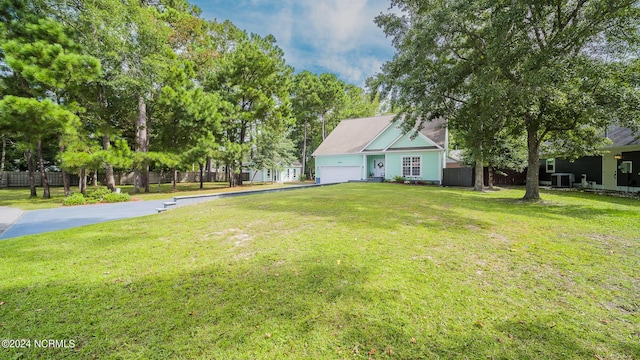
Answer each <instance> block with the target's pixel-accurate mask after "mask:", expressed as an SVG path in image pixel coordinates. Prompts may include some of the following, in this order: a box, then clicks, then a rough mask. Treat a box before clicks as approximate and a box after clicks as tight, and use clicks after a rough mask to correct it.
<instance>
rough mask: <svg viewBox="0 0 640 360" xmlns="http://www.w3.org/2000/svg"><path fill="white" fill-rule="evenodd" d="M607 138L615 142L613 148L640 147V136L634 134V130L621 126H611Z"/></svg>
mask: <svg viewBox="0 0 640 360" xmlns="http://www.w3.org/2000/svg"><path fill="white" fill-rule="evenodd" d="M607 137H608V138H609V140H611V142H613V145H611V146H613V147H619V146H628V145H640V134H634V132H633V130H631V129H629V128H625V127H619V126H609V129H608V131H607Z"/></svg>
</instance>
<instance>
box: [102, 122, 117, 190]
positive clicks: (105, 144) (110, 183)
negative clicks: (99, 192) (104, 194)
mask: <svg viewBox="0 0 640 360" xmlns="http://www.w3.org/2000/svg"><path fill="white" fill-rule="evenodd" d="M110 148H111V139H110V137H109V134H105V135H102V149H103V150H105V151H109V149H110ZM104 172H105V182H106V183H107V188H108V189H109V190H111V192H115V191H116V179H115V177H114V175H113V165H111V164H105V166H104Z"/></svg>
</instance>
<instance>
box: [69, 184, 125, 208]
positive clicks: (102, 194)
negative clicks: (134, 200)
mask: <svg viewBox="0 0 640 360" xmlns="http://www.w3.org/2000/svg"><path fill="white" fill-rule="evenodd" d="M130 200H131V196H130V195H129V194H127V193H122V194H116V193H112V192H111V191H110V190H109V189H106V188H104V189H97V190H95V191H91V192H89V193H87V195H86V196H85V195H82V194H81V193H73V194H71V195H69V196H68V197H66V198H64V200H62V205H64V206H73V205H87V204H97V203H116V202H127V201H130Z"/></svg>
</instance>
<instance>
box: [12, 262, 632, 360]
mask: <svg viewBox="0 0 640 360" xmlns="http://www.w3.org/2000/svg"><path fill="white" fill-rule="evenodd" d="M369 276H370V272H369V269H368V268H367V267H347V266H337V265H336V264H323V263H318V262H317V261H316V259H312V258H307V259H305V260H304V261H302V262H301V263H295V264H279V263H278V262H275V261H270V260H266V259H265V260H263V263H262V267H258V266H254V267H252V268H249V267H247V266H245V265H243V264H241V263H234V264H228V265H211V266H208V267H204V268H201V269H198V270H197V271H191V272H181V273H173V274H169V273H164V274H157V275H154V276H146V277H136V276H135V274H118V273H115V272H114V273H106V272H105V273H104V274H103V277H102V279H101V280H99V281H95V282H89V283H86V282H83V281H82V280H83V279H68V281H64V282H51V283H40V284H32V285H29V286H25V287H18V288H16V287H3V288H2V289H1V290H0V299H3V300H4V301H3V303H4V304H3V306H1V307H0V318H1V319H2V324H1V326H2V330H3V336H4V337H5V338H11V339H23V338H24V339H68V340H74V342H75V348H73V349H35V348H31V349H8V350H7V349H4V350H2V351H1V352H0V354H3V355H7V356H9V358H20V355H19V354H23V355H22V358H29V359H36V358H47V359H49V358H83V359H84V358H91V357H95V358H147V359H150V358H167V357H180V358H271V359H276V358H327V359H333V358H340V357H352V356H356V357H358V358H361V357H364V358H367V357H368V354H367V352H368V351H370V349H378V354H379V356H384V355H385V353H384V352H385V349H387V350H386V351H388V349H392V351H393V353H394V354H395V357H396V358H402V359H418V358H438V357H443V358H464V357H469V358H487V357H497V358H518V359H540V358H547V359H550V358H591V357H593V352H592V350H589V349H586V348H584V347H583V346H582V345H581V344H580V335H579V334H572V333H569V332H565V331H562V330H560V329H558V328H555V327H554V326H553V325H550V324H552V323H553V321H552V320H553V319H546V320H548V321H546V320H544V321H543V320H540V319H539V318H538V317H537V315H536V314H523V315H522V319H523V320H522V321H519V322H517V321H505V322H503V323H499V324H497V325H495V326H493V327H494V328H495V330H496V331H497V332H498V334H499V336H500V338H496V335H495V334H496V333H495V332H487V329H481V328H477V327H474V326H473V323H469V324H467V325H466V326H468V329H467V330H462V331H457V332H455V333H452V332H450V333H448V334H442V333H438V332H427V333H423V335H424V336H425V338H420V337H419V336H418V335H417V334H418V333H420V332H421V331H422V330H421V329H423V325H424V324H422V325H421V324H415V323H414V321H415V318H413V317H412V312H414V311H416V312H421V313H424V314H427V315H429V316H430V317H434V318H437V317H438V316H439V315H440V314H436V313H432V312H431V311H430V310H429V309H428V308H425V309H411V308H407V307H406V304H405V299H404V298H403V296H402V294H401V293H388V292H385V293H380V292H377V291H376V290H375V289H369V288H367V287H366V284H367V281H368V278H369ZM450 315H453V316H452V318H462V319H464V318H465V317H466V314H464V313H458V314H450ZM556 321H558V320H556ZM463 322H464V321H463ZM449 325H453V326H454V327H455V326H460V324H459V323H458V324H449ZM509 335H511V336H509ZM414 336H415V337H418V340H417V341H415V342H414V341H412V340H410V339H412V338H413V337H414ZM608 346H609V348H613V349H615V350H617V351H619V353H620V354H634V353H635V354H637V350H638V348H637V344H634V343H632V342H631V341H630V342H629V343H624V344H608Z"/></svg>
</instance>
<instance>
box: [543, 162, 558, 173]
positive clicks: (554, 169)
mask: <svg viewBox="0 0 640 360" xmlns="http://www.w3.org/2000/svg"><path fill="white" fill-rule="evenodd" d="M549 165H551V170H549ZM544 170H545V172H546V173H547V174H553V173H555V172H556V159H547V160H546V161H545V162H544Z"/></svg>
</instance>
